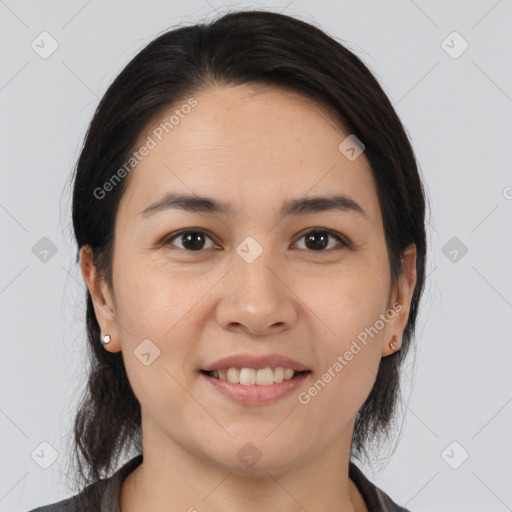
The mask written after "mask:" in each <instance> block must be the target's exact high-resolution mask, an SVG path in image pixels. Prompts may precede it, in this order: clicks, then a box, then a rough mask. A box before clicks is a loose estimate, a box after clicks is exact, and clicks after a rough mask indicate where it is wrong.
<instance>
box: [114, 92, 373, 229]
mask: <svg viewBox="0 0 512 512" xmlns="http://www.w3.org/2000/svg"><path fill="white" fill-rule="evenodd" d="M190 98H193V102H192V103H191V101H190ZM190 98H189V97H187V98H184V99H183V100H182V102H178V103H176V104H175V105H173V106H172V107H169V108H168V109H166V110H165V111H163V112H161V113H159V114H158V115H157V116H156V117H154V118H153V119H152V121H151V122H150V123H149V124H148V127H147V128H146V129H145V130H144V131H143V132H142V133H141V136H140V137H139V140H138V143H137V144H136V146H135V148H134V150H137V148H140V147H142V146H143V145H144V144H147V145H151V146H152V149H151V150H150V151H149V153H148V154H147V155H146V156H144V157H143V158H142V159H141V161H140V162H139V163H138V164H137V165H136V166H135V167H134V168H133V170H132V171H131V172H130V174H129V176H128V184H127V185H128V186H127V189H126V191H125V194H124V196H123V198H122V200H121V204H120V207H119V212H118V214H119V215H120V216H121V215H122V216H123V217H125V218H129V217H132V218H135V217H136V216H138V215H140V213H141V212H142V210H144V209H145V208H146V207H147V206H148V204H149V203H151V202H154V201H155V200H157V199H159V198H160V197H162V196H163V195H165V193H167V192H182V193H188V194H197V195H206V196H213V197H216V198H218V199H219V201H222V202H226V203H229V204H231V205H232V208H231V209H230V212H231V213H233V214H235V215H238V214H242V212H245V213H248V214H251V213H252V214H254V213H255V210H256V209H258V208H265V209H267V210H269V209H272V210H275V212H278V211H279V209H280V207H281V203H282V202H284V200H286V199H287V198H290V197H293V198H296V197H303V196H306V195H326V194H331V193H340V194H344V195H347V196H349V197H351V198H352V199H354V200H355V201H356V202H358V203H359V204H364V209H365V210H366V211H367V212H368V213H369V215H370V216H371V217H375V218H376V219H377V220H378V218H379V217H380V212H379V210H378V204H377V196H376V190H375V185H374V181H373V177H372V175H371V169H370V166H369V163H368V161H367V159H366V157H365V156H364V153H363V154H361V155H360V156H359V157H358V158H356V159H355V160H353V161H350V160H349V159H347V158H346V156H345V155H344V154H342V153H341V152H340V150H339V148H338V147H339V145H340V143H342V141H344V139H346V137H347V136H348V135H349V133H348V132H346V131H345V130H343V128H342V126H341V125H340V123H339V122H337V121H336V119H335V118H334V117H333V116H332V115H331V114H330V112H329V111H328V109H327V108H326V107H325V106H323V105H320V104H318V103H317V102H315V101H313V100H311V99H309V98H307V97H304V96H302V95H300V94H298V93H295V92H293V91H288V90H284V89H280V88H273V87H266V86H254V85H241V86H214V87H210V88H208V89H206V90H204V91H202V92H200V93H197V94H194V95H191V97H190ZM194 102H195V106H193V107H192V108H190V107H187V105H191V104H194ZM185 107H186V108H185Z"/></svg>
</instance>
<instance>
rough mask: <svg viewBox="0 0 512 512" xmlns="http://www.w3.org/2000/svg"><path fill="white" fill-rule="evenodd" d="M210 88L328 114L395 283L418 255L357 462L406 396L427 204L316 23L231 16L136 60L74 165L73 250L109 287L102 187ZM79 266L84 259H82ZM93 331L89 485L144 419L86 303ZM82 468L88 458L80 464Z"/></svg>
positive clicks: (86, 444)
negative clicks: (366, 169) (403, 317)
mask: <svg viewBox="0 0 512 512" xmlns="http://www.w3.org/2000/svg"><path fill="white" fill-rule="evenodd" d="M213 84H226V85H240V84H261V85H268V86H274V87H275V86H278V87H284V88H287V89H289V90H293V91H296V92H299V93H301V94H302V95H303V96H305V97H307V98H309V99H312V100H314V101H316V102H317V104H318V105H320V106H322V108H324V107H326V108H327V109H328V110H329V111H330V112H331V113H332V116H333V117H334V118H335V119H337V120H338V121H339V122H340V123H341V125H342V126H343V127H344V128H345V130H346V131H347V132H348V133H352V134H355V135H356V137H357V138H358V139H360V140H361V141H363V143H364V145H365V153H364V154H365V156H366V158H367V159H368V161H369V162H370V165H371V170H372V174H373V177H374V179H375V183H376V186H377V190H378V198H379V204H380V207H381V212H382V217H383V222H384V231H385V238H386V245H387V250H388V256H389V265H390V275H391V281H392V285H393V286H395V285H396V284H397V281H398V278H399V277H400V275H401V274H402V272H403V269H402V266H401V265H402V261H401V258H402V256H403V251H404V249H405V248H406V247H407V246H408V245H409V244H411V243H414V244H415V245H416V248H417V262H416V272H417V283H416V287H415V290H414V293H413V297H412V303H411V309H410V313H409V318H408V323H407V326H406V328H405V332H404V334H403V340H402V348H401V350H399V351H397V352H396V353H394V354H393V355H391V356H388V357H385V358H383V359H382V360H381V362H380V366H379V371H378V374H377V377H376V381H375V384H374V386H373V388H372V390H371V392H370V394H369V396H368V397H367V399H366V401H365V402H364V404H363V405H362V407H361V409H360V410H359V412H358V414H357V416H356V423H355V429H354V435H353V439H352V449H351V456H354V457H356V458H359V459H361V457H366V458H368V451H367V447H368V444H369V443H370V442H372V441H374V440H375V439H380V438H381V437H383V436H384V435H388V434H389V431H390V428H391V426H392V420H393V418H394V415H395V412H396V405H397V402H398V401H399V398H400V386H399V384H400V382H399V378H400V372H399V370H400V368H401V365H402V363H403V361H404V358H405V357H406V355H407V353H408V351H409V348H410V346H411V343H412V340H413V335H414V332H415V324H416V316H417V313H418V306H419V302H420V298H421V295H422V292H423V287H424V279H425V257H426V236H425V197H424V190H423V185H422V181H421V178H420V174H419V170H418V167H417V163H416V159H415V156H414V153H413V150H412V147H411V144H410V142H409V140H408V137H407V135H406V132H405V130H404V128H403V126H402V124H401V122H400V120H399V118H398V116H397V114H396V112H395V111H394V109H393V106H392V105H391V103H390V101H389V99H388V98H387V96H386V94H385V93H384V92H383V90H382V88H381V87H380V85H379V84H378V82H377V80H376V79H375V78H374V76H373V75H372V73H371V72H370V71H369V69H368V68H367V67H366V66H365V65H364V64H363V62H362V61H361V60H360V59H359V58H358V57H356V56H355V55H354V54H353V53H352V52H351V51H349V50H348V49H347V48H345V47H344V46H343V45H342V44H340V43H339V42H337V41H336V40H335V39H333V38H332V37H330V36H328V35H327V34H325V33H324V32H323V31H321V30H320V29H318V28H316V27H315V26H313V25H311V24H309V23H306V22H303V21H300V20H298V19H296V18H293V17H290V16H286V15H283V14H277V13H273V12H266V11H240V12H231V13H228V14H226V15H224V16H222V17H220V18H219V19H217V20H215V21H213V22H211V23H207V24H206V23H205V24H198V25H193V26H187V27H180V28H177V29H175V30H171V31H168V32H166V33H163V34H162V35H160V36H158V37H157V38H156V39H154V40H153V41H152V42H151V43H150V44H148V45H147V46H146V47H145V48H144V49H143V50H142V51H140V53H138V54H137V55H136V56H135V57H134V58H133V60H131V61H130V62H129V63H128V64H127V65H126V67H125V68H124V69H123V70H122V72H121V73H120V74H119V75H118V76H117V78H116V79H115V80H114V81H113V83H112V84H111V85H110V87H109V88H108V90H107V91H106V93H105V95H104V96H103V98H102V99H101V101H100V103H99V105H98V107H97V109H96V112H95V114H94V117H93V119H92V121H91V123H90V126H89V128H88V131H87V134H86V137H85V141H84V145H83V148H82V151H81V154H80V157H79V159H78V162H77V166H76V173H75V175H74V190H73V206H72V210H73V211H72V215H73V227H74V232H75V236H76V241H77V244H78V248H79V249H80V248H81V247H82V246H84V245H86V244H87V245H89V246H90V247H91V248H92V250H93V253H94V256H95V265H96V268H97V270H98V271H99V273H100V275H102V277H103V278H104V279H105V280H106V282H107V283H108V284H109V285H110V287H111V289H112V290H113V286H112V249H113V242H114V225H115V224H114V223H115V217H116V212H117V209H118V205H119V201H120V199H121V197H122V195H123V192H124V190H125V189H126V182H127V180H126V179H123V180H121V182H120V183H119V184H117V185H116V186H115V187H114V188H113V189H112V190H111V191H110V192H109V193H108V195H107V196H106V197H105V198H103V199H101V200H99V199H98V198H97V197H96V196H95V194H94V191H95V190H96V189H98V187H102V185H103V184H104V183H106V182H107V181H108V180H109V178H110V177H111V176H112V175H113V173H114V172H115V171H116V170H118V169H119V168H120V167H122V166H123V164H124V163H125V162H126V161H127V160H128V158H129V157H130V155H131V153H132V152H133V151H134V149H136V148H135V145H136V143H137V141H138V138H139V137H140V136H141V134H143V133H144V130H145V129H147V127H148V124H149V123H150V122H151V121H152V120H153V119H154V117H155V115H158V114H159V113H161V112H163V110H166V109H168V108H169V107H170V106H172V105H175V104H177V103H178V102H179V101H182V100H183V98H186V97H187V96H189V95H191V94H194V93H198V92H200V91H202V90H204V89H206V88H208V87H210V86H211V85H213ZM76 261H77V263H78V261H79V255H78V254H77V260H76ZM86 326H87V336H88V342H89V345H88V346H89V357H90V365H91V368H90V371H89V377H88V384H87V387H86V389H85V390H84V394H83V396H82V400H81V402H80V405H79V408H78V411H77V415H76V418H75V423H74V448H75V451H74V455H75V456H76V464H75V467H76V468H77V471H78V474H79V476H80V478H81V479H82V480H83V482H85V483H92V482H95V481H97V480H98V479H100V478H103V477H105V476H107V475H108V474H109V473H110V472H111V470H112V469H113V468H114V466H115V465H116V463H117V459H118V457H119V456H120V455H121V454H123V453H126V451H127V450H128V448H130V447H131V448H135V450H136V451H138V452H141V451H142V443H141V410H140V404H139V402H138V400H137V398H136V397H135V395H134V393H133V390H132V388H131V386H130V383H129V380H128V378H127V374H126V370H125V366H124V363H123V359H122V354H121V353H120V352H118V353H110V352H108V351H106V350H105V349H104V348H103V346H102V345H101V343H100V329H99V326H98V322H97V320H96V317H95V314H94V309H93V305H92V301H91V296H90V294H89V292H87V311H86ZM82 459H83V460H82Z"/></svg>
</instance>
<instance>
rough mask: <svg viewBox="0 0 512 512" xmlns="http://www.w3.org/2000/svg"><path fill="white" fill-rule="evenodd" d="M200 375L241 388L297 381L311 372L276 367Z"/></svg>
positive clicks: (229, 370)
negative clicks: (240, 386) (239, 385)
mask: <svg viewBox="0 0 512 512" xmlns="http://www.w3.org/2000/svg"><path fill="white" fill-rule="evenodd" d="M201 373H202V374H204V375H207V376H208V377H212V378H214V379H217V380H221V381H225V382H229V383H231V384H241V385H242V386H254V385H256V386H272V385H273V384H279V383H281V382H284V381H290V380H293V379H298V378H300V377H301V376H303V375H306V374H309V373H311V370H304V371H297V370H293V369H292V368H284V367H282V366H277V367H275V368H272V367H270V366H267V367H266V368H260V369H256V368H236V367H231V368H224V369H218V370H210V371H207V370H201Z"/></svg>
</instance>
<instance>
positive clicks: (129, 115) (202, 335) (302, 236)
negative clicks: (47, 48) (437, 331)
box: [36, 11, 426, 512]
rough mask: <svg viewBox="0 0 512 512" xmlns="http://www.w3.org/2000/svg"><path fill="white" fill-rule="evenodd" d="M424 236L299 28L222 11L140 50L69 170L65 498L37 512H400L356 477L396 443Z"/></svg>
mask: <svg viewBox="0 0 512 512" xmlns="http://www.w3.org/2000/svg"><path fill="white" fill-rule="evenodd" d="M424 214H425V198H424V192H423V185H422V182H421V179H420V175H419V172H418V168H417V164H416V161H415V157H414V154H413V150H412V148H411V146H410V143H409V141H408V138H407V136H406V133H405V131H404V129H403V127H402V124H401V122H400V121H399V119H398V117H397V115H396V113H395V111H394V110H393V107H392V105H391V104H390V102H389V100H388V98H387V97H386V95H385V93H384V92H383V90H382V89H381V87H380V86H379V84H378V83H377V81H376V80H375V78H374V77H373V76H372V74H371V73H370V71H369V70H368V69H367V68H366V67H365V65H364V64H363V63H362V62H361V61H360V60H359V59H358V58H357V57H356V56H355V55H354V54H352V53H351V52H350V51H348V50H347V49H346V48H345V47H343V46H342V45H341V44H339V43H338V42H336V41H335V40H333V39H332V38H330V37H329V36H327V35H326V34H324V33H323V32H322V31H320V30H319V29H317V28H316V27H313V26H311V25H309V24H306V23H304V22H302V21H299V20H297V19H294V18H292V17H289V16H285V15H282V14H276V13H270V12H256V11H254V12H247V11H246V12H234V13H230V14H228V15H225V16H223V17H221V18H220V19H218V20H216V21H214V22H212V23H210V24H205V25H197V26H192V27H183V28H179V29H176V30H173V31H170V32H167V33H165V34H163V35H161V36H159V37H158V38H157V39H155V40H154V41H153V42H151V43H150V44H149V45H148V46H147V47H146V48H145V49H143V50H142V51H141V52H140V53H139V54H138V55H137V56H136V57H135V58H134V59H133V60H132V61H131V62H130V63H129V64H128V65H127V66H126V68H125V69H124V70H123V71H122V72H121V74H120V75H119V76H118V77H117V78H116V80H115V81H114V82H113V83H112V85H111V86H110V88H109V89H108V91H107V92H106V94H105V96H104V97H103V99H102V101H101V102H100V105H99V106H98V108H97V111H96V113H95V115H94V118H93V120H92V122H91V125H90V127H89V131H88V133H87V136H86V140H85V144H84V147H83V149H82V153H81V155H80V158H79V161H78V164H77V169H76V176H75V183H74V194H73V224H74V230H75V235H76V239H77V243H78V248H79V255H78V256H79V262H80V266H81V270H82V275H83V277H84V280H85V282H86V284H87V287H88V292H87V313H86V315H87V316H86V319H87V332H88V338H89V344H90V354H91V366H92V367H91V371H90V376H89V382H88V388H87V393H86V395H85V396H84V399H83V401H82V403H81V405H80V408H79V411H78V413H77V416H76V420H75V428H74V432H75V441H76V452H75V455H76V458H77V461H76V467H77V469H78V473H79V475H80V477H81V478H82V481H83V483H84V484H86V485H84V486H83V487H85V489H83V491H82V492H80V493H79V494H77V495H76V496H73V497H72V498H70V499H68V500H64V501H61V502H59V503H56V504H53V505H49V506H46V507H42V508H38V509H36V510H38V511H45V510H46V511H50V510H51V511H71V510H81V511H85V510H87V511H89V510H90V511H93V510H94V511H100V510H101V511H107V510H108V511H122V512H134V511H141V510H151V511H155V512H158V511H164V510H165V511H166V512H172V511H178V510H180V511H181V510H188V511H195V510H197V511H200V512H202V511H214V510H222V511H223V512H229V511H239V510H245V511H261V510H279V511H296V510H297V511H298V510H308V511H316V510H323V511H333V512H334V511H339V510H344V511H350V512H354V511H357V512H360V511H403V510H406V509H405V508H402V507H400V506H399V505H397V504H396V503H395V502H394V501H393V500H392V499H391V498H390V497H389V496H388V495H387V494H386V493H384V492H383V491H382V490H381V489H379V488H377V487H376V486H375V485H374V484H372V483H371V482H370V481H369V480H368V479H367V478H366V477H365V476H364V475H363V473H362V472H361V470H360V469H359V468H358V467H357V466H356V465H355V463H354V462H353V460H354V459H360V460H362V459H363V458H364V457H366V458H367V457H368V455H367V447H368V446H369V443H370V442H372V443H373V442H375V441H379V440H380V439H382V438H384V437H385V436H386V435H387V434H389V432H390V429H391V427H392V424H393V423H392V420H393V419H394V415H395V410H396V404H397V400H398V397H399V377H400V368H401V366H402V363H403V361H404V358H405V357H406V354H407V352H408V350H409V347H410V344H411V343H412V342H413V338H414V328H415V321H416V316H417V313H418V306H419V302H420V298H421V294H422V291H423V286H424V275H425V256H426V241H425V226H424V222H425V221H424ZM77 261H78V258H77ZM129 447H133V448H134V449H135V450H136V453H137V455H136V456H134V457H132V458H131V459H130V460H129V461H128V462H126V463H125V464H124V465H123V466H122V467H121V468H120V469H117V470H116V471H115V472H114V474H112V469H115V467H116V464H117V461H118V457H119V455H120V454H121V453H123V452H126V453H127V452H128V448H129ZM108 474H111V476H110V477H107V476H106V475H108Z"/></svg>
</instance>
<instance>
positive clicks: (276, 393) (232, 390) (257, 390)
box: [200, 372, 310, 405]
mask: <svg viewBox="0 0 512 512" xmlns="http://www.w3.org/2000/svg"><path fill="white" fill-rule="evenodd" d="M309 374H310V372H308V373H301V374H300V375H298V376H297V377H294V378H293V379H290V380H283V382H279V383H275V384H270V385H269V386H258V385H257V384H254V385H251V386H246V385H244V384H233V383H232V382H228V381H226V380H220V379H216V378H215V377H210V376H209V375H206V374H204V373H202V372H200V375H201V377H203V378H204V379H206V381H207V382H209V383H210V385H211V386H213V388H214V389H215V390H217V391H219V392H220V393H222V394H223V395H224V396H227V397H228V398H231V399H232V400H234V401H235V402H238V403H241V404H244V405H264V404H270V403H272V402H277V401H278V400H279V399H281V398H284V397H285V396H287V395H289V394H290V393H292V392H293V391H294V390H296V389H297V388H298V387H299V386H300V385H301V384H302V383H303V382H304V380H305V379H306V378H307V377H308V376H309Z"/></svg>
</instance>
